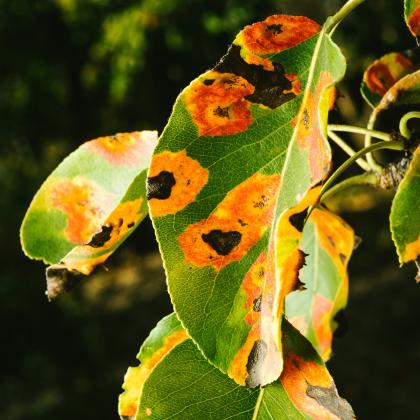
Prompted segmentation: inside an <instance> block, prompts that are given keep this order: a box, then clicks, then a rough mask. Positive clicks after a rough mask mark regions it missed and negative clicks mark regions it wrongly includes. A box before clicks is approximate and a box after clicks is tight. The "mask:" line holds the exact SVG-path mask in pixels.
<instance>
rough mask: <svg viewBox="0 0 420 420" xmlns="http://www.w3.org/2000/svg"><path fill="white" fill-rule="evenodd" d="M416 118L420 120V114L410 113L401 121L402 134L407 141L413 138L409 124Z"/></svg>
mask: <svg viewBox="0 0 420 420" xmlns="http://www.w3.org/2000/svg"><path fill="white" fill-rule="evenodd" d="M414 118H418V119H420V112H418V111H413V112H408V113H407V114H405V115H404V116H403V117H402V118H401V120H400V127H399V128H400V133H401V134H402V135H403V136H404V137H405V138H407V139H410V138H411V131H410V130H409V129H408V126H407V123H408V121H410V120H412V119H414Z"/></svg>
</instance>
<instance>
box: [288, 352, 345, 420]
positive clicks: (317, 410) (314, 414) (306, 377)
mask: <svg viewBox="0 0 420 420" xmlns="http://www.w3.org/2000/svg"><path fill="white" fill-rule="evenodd" d="M280 381H281V383H282V384H283V387H284V388H285V390H286V392H287V394H288V395H289V398H290V399H291V400H292V401H293V403H294V404H295V405H296V407H297V408H298V409H299V410H302V411H303V412H304V413H305V414H307V415H309V416H310V418H311V419H314V420H339V418H338V417H337V416H335V415H334V414H332V413H331V412H330V411H329V410H327V409H326V408H325V407H323V406H322V405H320V404H319V403H318V402H317V401H316V400H315V399H314V398H311V397H309V396H308V395H307V393H306V390H307V387H308V384H310V385H312V386H318V387H323V388H330V387H332V386H334V382H333V380H332V378H331V376H330V374H329V373H328V371H327V369H326V368H325V367H324V366H322V365H319V364H317V363H316V362H314V361H313V360H304V359H302V358H301V357H300V356H298V355H296V354H294V353H289V354H288V355H287V356H286V360H285V364H284V368H283V372H282V374H281V376H280Z"/></svg>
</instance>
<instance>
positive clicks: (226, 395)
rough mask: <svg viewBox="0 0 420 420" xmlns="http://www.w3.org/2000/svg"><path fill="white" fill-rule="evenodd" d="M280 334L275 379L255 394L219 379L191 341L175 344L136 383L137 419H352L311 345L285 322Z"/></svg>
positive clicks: (224, 376)
mask: <svg viewBox="0 0 420 420" xmlns="http://www.w3.org/2000/svg"><path fill="white" fill-rule="evenodd" d="M284 335H285V368H284V371H283V374H282V375H281V377H280V380H276V381H275V382H274V383H273V384H270V385H268V386H266V387H264V388H255V389H249V388H245V387H241V386H238V385H236V384H235V383H234V382H233V381H232V380H231V379H229V378H228V377H227V376H226V375H223V374H222V373H221V372H220V371H219V370H218V369H217V368H215V367H214V366H212V365H211V364H210V363H209V362H208V361H207V360H206V359H205V358H204V356H203V355H202V354H201V352H200V351H199V350H198V349H197V347H196V346H195V345H194V343H193V341H192V340H191V339H187V340H184V341H182V342H180V343H179V344H177V345H176V346H174V347H172V348H171V350H170V351H168V352H166V353H165V356H164V357H163V359H161V360H160V363H159V364H158V365H156V366H155V368H154V369H153V370H152V371H151V372H149V375H148V376H147V378H146V380H145V382H144V383H143V378H141V383H142V388H141V396H140V398H139V408H138V411H137V416H136V419H137V420H139V419H148V418H151V419H163V418H173V419H215V420H216V419H217V420H223V419H228V418H229V419H230V418H235V419H243V420H251V419H254V420H256V419H258V420H263V419H264V420H269V419H302V420H303V419H315V420H316V419H318V420H321V419H338V418H339V419H343V420H351V419H353V418H354V414H353V411H352V409H351V407H350V405H349V404H348V403H347V401H345V400H343V399H342V398H340V397H339V395H338V393H337V390H336V387H335V384H334V382H333V380H332V378H331V376H330V374H329V373H328V371H327V369H326V367H325V365H324V364H323V363H322V361H321V360H320V359H319V357H318V356H317V354H316V353H315V351H314V350H313V349H312V347H311V346H310V344H309V343H308V342H307V341H306V340H305V339H304V338H303V337H302V336H301V335H300V334H299V333H298V332H297V331H296V330H295V329H294V328H293V327H292V326H291V325H290V324H289V323H287V322H285V325H284ZM143 363H144V362H143ZM141 366H142V365H141Z"/></svg>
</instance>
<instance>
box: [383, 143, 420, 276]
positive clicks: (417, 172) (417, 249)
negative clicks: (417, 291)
mask: <svg viewBox="0 0 420 420" xmlns="http://www.w3.org/2000/svg"><path fill="white" fill-rule="evenodd" d="M390 222H391V232H392V239H393V240H394V243H395V246H396V248H397V253H398V257H399V260H400V263H401V264H404V263H407V262H409V261H415V260H417V259H418V257H419V255H420V147H418V148H417V149H416V151H415V152H414V155H413V159H412V161H411V163H410V166H409V168H408V170H407V173H406V174H405V176H404V178H403V180H402V181H401V183H400V185H399V187H398V190H397V193H396V195H395V197H394V200H393V202H392V207H391V216H390ZM418 280H419V278H418Z"/></svg>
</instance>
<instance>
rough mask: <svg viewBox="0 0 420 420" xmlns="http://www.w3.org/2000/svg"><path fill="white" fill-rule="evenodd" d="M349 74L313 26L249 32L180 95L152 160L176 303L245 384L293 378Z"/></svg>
mask: <svg viewBox="0 0 420 420" xmlns="http://www.w3.org/2000/svg"><path fill="white" fill-rule="evenodd" d="M344 71H345V60H344V57H343V56H342V54H341V52H340V50H339V49H338V47H337V46H336V45H335V44H334V43H333V42H332V41H331V39H330V37H329V36H328V35H327V34H326V32H325V30H324V29H322V28H320V27H319V26H318V25H317V24H316V23H315V22H313V21H312V20H310V19H307V18H304V17H296V16H285V15H276V16H272V17H269V18H268V19H266V20H265V21H264V22H259V23H256V24H254V25H251V26H247V27H246V28H245V29H244V30H242V31H241V32H240V33H239V34H238V36H237V37H236V39H235V41H234V43H233V45H232V46H231V47H230V48H229V50H228V52H227V54H226V55H225V56H224V57H223V58H222V60H221V61H220V62H219V63H218V64H217V65H216V66H215V68H214V69H213V70H210V71H208V72H206V73H204V74H203V75H201V76H200V77H198V78H197V79H196V80H194V81H193V82H192V83H191V84H190V86H188V87H187V88H186V89H185V90H184V91H183V92H182V93H181V95H180V96H179V98H178V99H177V101H176V104H175V107H174V111H173V113H172V116H171V118H170V121H169V123H168V125H167V127H166V128H165V130H164V132H163V134H162V136H161V138H160V140H159V144H158V146H157V148H156V150H155V152H154V156H153V159H152V163H151V167H150V170H149V174H148V177H149V178H148V197H149V208H150V212H151V216H152V219H153V222H154V226H155V230H156V232H157V237H158V240H159V242H160V248H161V253H162V255H163V258H164V263H165V267H166V272H167V276H168V285H169V291H170V294H171V297H172V302H173V303H174V306H175V310H176V312H177V314H178V316H179V318H180V319H181V321H182V323H183V325H184V326H185V327H186V328H187V331H188V334H189V335H190V336H191V337H192V339H193V340H194V341H195V342H196V343H197V344H198V346H199V348H200V349H201V350H202V351H203V353H204V354H205V356H206V357H207V358H209V359H210V361H211V362H212V363H213V364H215V365H216V366H217V367H218V368H220V369H221V370H222V371H223V372H228V373H229V375H230V376H231V377H233V378H234V380H235V381H236V382H237V383H239V384H245V383H246V384H247V385H249V386H257V385H259V384H267V383H270V382H272V381H274V380H275V379H276V378H278V376H279V375H280V373H281V370H282V344H281V329H280V324H281V319H282V312H283V304H284V297H285V295H286V294H287V293H288V292H289V291H291V290H293V288H294V287H295V286H296V284H297V274H298V270H299V268H300V266H301V264H302V262H303V256H302V253H301V251H300V250H299V240H300V236H301V224H302V221H303V218H304V213H305V211H306V209H307V207H308V206H309V205H311V204H313V202H315V201H316V200H317V197H318V196H317V194H318V193H319V189H318V188H316V189H312V188H313V187H314V186H315V185H317V184H319V183H320V182H321V181H322V180H323V179H324V178H325V176H326V175H327V173H328V171H329V169H330V164H331V153H330V148H329V145H328V142H327V140H326V137H325V129H326V123H327V115H328V109H329V106H330V105H331V102H332V100H333V99H334V91H333V89H331V88H330V87H331V86H332V85H334V83H335V82H336V81H338V80H339V79H340V78H341V77H342V76H343V74H344ZM311 189H312V190H311ZM276 261H277V262H276ZM253 355H257V357H253ZM251 359H252V360H251Z"/></svg>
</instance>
